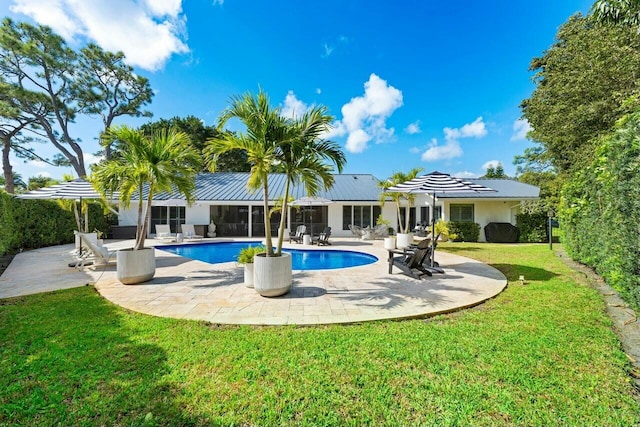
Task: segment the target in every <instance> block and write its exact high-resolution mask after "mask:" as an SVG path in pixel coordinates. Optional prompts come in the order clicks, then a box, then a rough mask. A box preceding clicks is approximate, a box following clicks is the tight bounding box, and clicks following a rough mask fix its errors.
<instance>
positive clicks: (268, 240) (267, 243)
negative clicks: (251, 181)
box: [263, 174, 274, 256]
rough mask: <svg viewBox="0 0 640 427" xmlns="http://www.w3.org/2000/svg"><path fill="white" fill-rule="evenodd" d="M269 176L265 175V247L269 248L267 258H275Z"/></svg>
mask: <svg viewBox="0 0 640 427" xmlns="http://www.w3.org/2000/svg"><path fill="white" fill-rule="evenodd" d="M268 178H269V175H268V174H264V177H263V179H264V184H263V185H264V197H263V198H264V236H265V246H266V247H267V256H273V255H274V254H273V244H272V241H271V223H270V222H269V183H268V182H267V179H268Z"/></svg>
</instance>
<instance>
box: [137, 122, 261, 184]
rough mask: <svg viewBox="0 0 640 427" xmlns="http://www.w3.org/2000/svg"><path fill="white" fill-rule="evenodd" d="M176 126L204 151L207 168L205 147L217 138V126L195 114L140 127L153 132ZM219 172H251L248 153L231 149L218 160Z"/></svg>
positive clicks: (203, 156) (175, 127) (196, 146)
mask: <svg viewBox="0 0 640 427" xmlns="http://www.w3.org/2000/svg"><path fill="white" fill-rule="evenodd" d="M162 128H174V129H177V130H179V131H181V132H184V133H186V134H187V135H189V138H190V140H191V143H192V144H193V146H194V147H195V148H196V149H197V150H198V151H200V152H201V153H202V158H203V167H204V168H205V169H206V161H205V160H206V155H205V154H204V149H205V145H206V141H207V140H208V139H214V138H217V137H218V135H219V134H220V132H229V131H220V130H218V129H217V128H216V127H215V126H206V125H205V124H204V122H203V121H202V120H201V119H199V118H198V117H195V116H187V117H184V118H182V117H173V118H171V119H169V120H167V119H160V120H158V121H155V122H149V123H145V124H144V125H142V126H141V127H140V129H141V130H142V131H143V132H152V131H153V130H155V129H162ZM216 170H217V171H218V172H249V170H251V165H250V164H249V163H248V162H247V153H246V152H245V151H243V150H230V151H227V152H225V153H224V154H222V155H220V156H219V158H218V160H217V165H216Z"/></svg>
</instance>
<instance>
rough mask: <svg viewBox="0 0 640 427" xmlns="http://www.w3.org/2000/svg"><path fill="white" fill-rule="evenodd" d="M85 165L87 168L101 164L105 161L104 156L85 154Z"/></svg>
mask: <svg viewBox="0 0 640 427" xmlns="http://www.w3.org/2000/svg"><path fill="white" fill-rule="evenodd" d="M83 156H84V164H85V166H91V165H95V164H96V163H100V162H101V161H102V160H104V156H96V155H94V154H91V153H84V155H83Z"/></svg>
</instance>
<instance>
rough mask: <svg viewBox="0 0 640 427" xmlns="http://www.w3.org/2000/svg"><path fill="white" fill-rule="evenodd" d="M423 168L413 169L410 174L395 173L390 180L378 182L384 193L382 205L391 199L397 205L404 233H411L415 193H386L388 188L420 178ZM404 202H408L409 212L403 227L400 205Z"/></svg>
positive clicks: (401, 229) (399, 221)
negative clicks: (411, 216) (410, 219)
mask: <svg viewBox="0 0 640 427" xmlns="http://www.w3.org/2000/svg"><path fill="white" fill-rule="evenodd" d="M423 170H424V169H423V168H413V169H411V170H410V171H409V172H408V173H404V172H394V173H393V175H391V177H390V178H387V180H386V181H380V182H378V187H379V188H381V189H382V193H380V204H381V205H382V206H384V204H385V203H386V201H387V199H388V198H390V199H391V200H392V201H393V202H395V204H396V209H397V210H398V225H399V226H400V231H401V232H402V233H408V232H409V227H410V224H409V216H410V215H409V211H410V209H411V207H412V206H413V205H414V204H415V202H416V195H415V194H414V193H392V192H388V191H386V190H387V188H389V187H393V186H394V185H398V184H401V183H403V182H405V181H409V180H411V179H413V178H415V177H417V176H418V174H419V173H420V172H422V171H423ZM402 200H406V201H407V210H406V212H405V226H404V227H403V226H402V221H401V218H402V215H401V214H400V205H401V204H402Z"/></svg>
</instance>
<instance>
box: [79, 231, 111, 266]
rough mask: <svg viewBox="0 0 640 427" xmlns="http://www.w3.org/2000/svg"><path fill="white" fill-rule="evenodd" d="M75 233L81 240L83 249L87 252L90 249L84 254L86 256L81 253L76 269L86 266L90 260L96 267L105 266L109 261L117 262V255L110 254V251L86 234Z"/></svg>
mask: <svg viewBox="0 0 640 427" xmlns="http://www.w3.org/2000/svg"><path fill="white" fill-rule="evenodd" d="M75 233H76V235H77V236H78V237H79V238H80V244H81V245H82V246H81V247H82V248H84V249H85V250H87V249H88V252H84V255H82V253H81V255H80V257H79V258H78V261H77V262H76V267H82V266H84V265H85V263H86V262H87V261H88V260H89V259H91V260H92V261H93V262H94V263H95V264H96V265H105V264H108V263H109V261H115V255H114V254H113V253H111V252H109V249H107V248H105V247H104V246H99V245H97V244H96V243H94V242H93V240H92V239H91V238H89V237H88V236H86V235H85V234H84V233H79V232H77V231H76V232H75Z"/></svg>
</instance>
